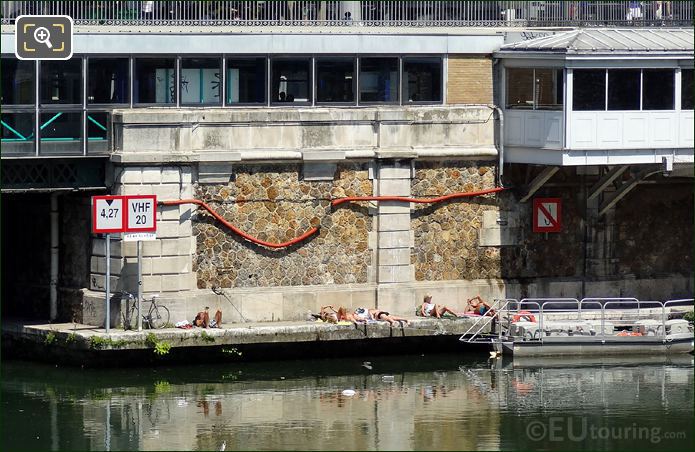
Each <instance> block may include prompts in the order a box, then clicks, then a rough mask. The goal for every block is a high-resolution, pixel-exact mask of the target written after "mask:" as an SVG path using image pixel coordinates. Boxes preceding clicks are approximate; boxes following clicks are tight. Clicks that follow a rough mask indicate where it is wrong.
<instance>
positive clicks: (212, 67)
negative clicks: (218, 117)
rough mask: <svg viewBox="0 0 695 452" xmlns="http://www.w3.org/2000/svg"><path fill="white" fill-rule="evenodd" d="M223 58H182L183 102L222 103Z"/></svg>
mask: <svg viewBox="0 0 695 452" xmlns="http://www.w3.org/2000/svg"><path fill="white" fill-rule="evenodd" d="M221 84H222V60H221V59H219V58H183V59H181V87H180V90H179V92H180V93H181V103H182V104H221V103H222V96H220V92H221V90H220V85H221Z"/></svg>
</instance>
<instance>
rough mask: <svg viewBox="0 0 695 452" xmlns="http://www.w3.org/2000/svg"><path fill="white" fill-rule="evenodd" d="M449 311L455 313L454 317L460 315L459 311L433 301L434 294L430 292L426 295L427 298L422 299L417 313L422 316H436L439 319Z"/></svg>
mask: <svg viewBox="0 0 695 452" xmlns="http://www.w3.org/2000/svg"><path fill="white" fill-rule="evenodd" d="M447 313H448V314H451V315H453V316H454V317H459V315H458V314H457V313H455V312H454V311H453V310H451V309H449V308H448V307H446V306H442V305H440V304H435V303H432V295H430V294H427V295H425V298H424V299H423V300H422V304H421V305H420V309H418V310H417V311H415V314H416V315H419V316H421V317H436V318H438V319H441V318H442V316H443V315H444V314H447Z"/></svg>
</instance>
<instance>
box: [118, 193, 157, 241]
mask: <svg viewBox="0 0 695 452" xmlns="http://www.w3.org/2000/svg"><path fill="white" fill-rule="evenodd" d="M126 207H127V211H126V229H125V230H126V232H154V231H156V230H157V197H156V196H155V195H138V196H126Z"/></svg>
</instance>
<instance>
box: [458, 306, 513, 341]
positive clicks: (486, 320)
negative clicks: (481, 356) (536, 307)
mask: <svg viewBox="0 0 695 452" xmlns="http://www.w3.org/2000/svg"><path fill="white" fill-rule="evenodd" d="M513 302H516V300H512V299H503V300H495V301H493V303H492V309H493V310H494V311H495V314H494V315H490V316H486V315H484V316H481V317H480V318H478V319H476V321H475V322H473V325H471V326H470V328H468V330H466V332H465V333H463V334H462V335H461V337H460V338H459V340H460V341H466V342H474V341H476V340H477V338H478V336H479V335H480V333H481V331H483V329H485V327H486V326H488V325H489V324H490V323H491V322H492V321H493V320H494V319H499V318H501V317H500V315H501V314H502V313H503V312H506V311H507V306H508V305H509V303H513ZM498 305H499V306H498ZM498 325H499V328H500V330H499V333H498V334H499V335H502V322H499V323H498ZM476 328H477V329H476ZM473 330H475V332H473V333H471V331H473ZM468 335H470V337H468V338H467V337H466V336H468Z"/></svg>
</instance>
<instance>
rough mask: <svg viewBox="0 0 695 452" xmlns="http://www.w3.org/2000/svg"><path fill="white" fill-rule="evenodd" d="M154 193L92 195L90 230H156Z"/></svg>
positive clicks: (103, 232)
mask: <svg viewBox="0 0 695 452" xmlns="http://www.w3.org/2000/svg"><path fill="white" fill-rule="evenodd" d="M156 231H157V197H156V196H155V195H134V196H92V232H94V233H95V234H112V233H116V234H117V233H120V232H156Z"/></svg>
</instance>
